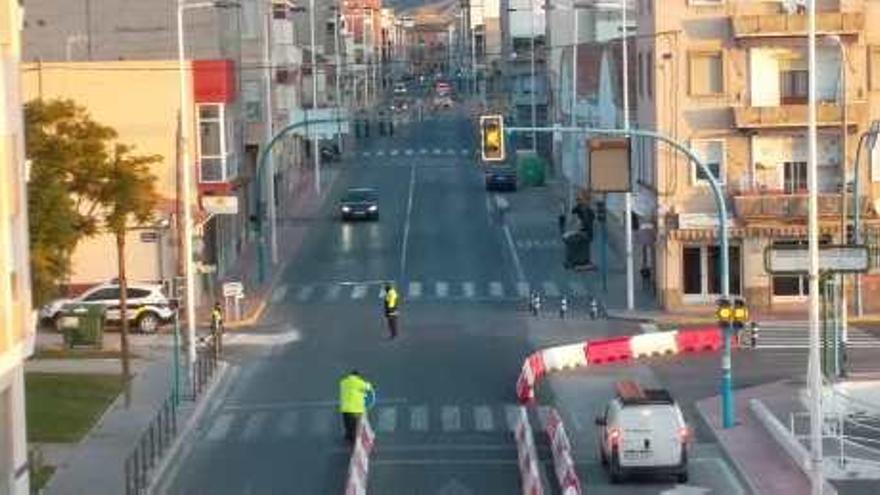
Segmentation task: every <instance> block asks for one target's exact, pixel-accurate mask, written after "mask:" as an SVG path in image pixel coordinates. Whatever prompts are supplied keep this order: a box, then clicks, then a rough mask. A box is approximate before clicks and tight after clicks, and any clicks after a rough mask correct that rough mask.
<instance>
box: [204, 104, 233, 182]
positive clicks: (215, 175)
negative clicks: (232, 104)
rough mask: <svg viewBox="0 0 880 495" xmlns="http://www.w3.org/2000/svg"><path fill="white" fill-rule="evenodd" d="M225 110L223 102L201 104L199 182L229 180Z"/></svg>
mask: <svg viewBox="0 0 880 495" xmlns="http://www.w3.org/2000/svg"><path fill="white" fill-rule="evenodd" d="M224 117H225V112H224V106H223V105H222V104H217V103H210V104H200V105H199V164H200V166H199V182H203V183H210V182H226V181H228V180H229V177H228V174H227V170H226V163H227V154H228V153H227V143H226V125H225V122H224Z"/></svg>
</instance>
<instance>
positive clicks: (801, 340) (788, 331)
mask: <svg viewBox="0 0 880 495" xmlns="http://www.w3.org/2000/svg"><path fill="white" fill-rule="evenodd" d="M746 335H748V331H746ZM846 345H847V347H848V348H850V349H880V339H878V338H877V337H875V336H874V335H872V334H871V333H869V332H867V331H865V330H862V329H860V328H858V327H854V326H852V325H850V327H849V329H848V331H847V344H846ZM809 346H810V332H809V326H808V322H806V321H762V322H758V349H807V348H809Z"/></svg>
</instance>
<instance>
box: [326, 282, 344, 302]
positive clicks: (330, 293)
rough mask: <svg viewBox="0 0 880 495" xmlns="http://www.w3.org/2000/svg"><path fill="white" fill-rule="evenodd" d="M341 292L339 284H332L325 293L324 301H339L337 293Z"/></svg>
mask: <svg viewBox="0 0 880 495" xmlns="http://www.w3.org/2000/svg"><path fill="white" fill-rule="evenodd" d="M340 292H342V286H341V285H339V284H333V285H331V286H330V287H328V288H327V293H326V294H324V300H325V301H335V300H337V299H339V293H340Z"/></svg>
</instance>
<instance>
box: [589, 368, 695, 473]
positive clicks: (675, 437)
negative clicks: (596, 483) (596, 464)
mask: <svg viewBox="0 0 880 495" xmlns="http://www.w3.org/2000/svg"><path fill="white" fill-rule="evenodd" d="M616 388H617V395H616V397H615V398H614V399H612V400H611V401H610V402H609V403H608V405H607V406H605V410H604V412H603V413H602V415H601V416H599V417H598V418H596V425H597V427H598V428H599V432H598V435H597V436H598V439H599V458H600V459H601V461H602V464H603V465H605V466H606V467H607V468H608V472H609V475H610V477H611V482H612V483H619V482H621V481H623V480H624V479H625V478H626V477H627V476H629V475H631V474H639V473H646V474H671V475H673V476H675V478H676V481H677V482H679V483H687V480H688V442H689V440H690V435H691V433H690V429H689V428H688V426H687V424H686V423H685V422H684V416H683V415H682V413H681V409H679V407H678V404H677V403H676V402H675V400H673V398H672V396H671V395H670V394H669V392H668V391H666V390H662V389H642V388H641V387H640V386H639V385H638V384H636V383H635V382H632V381H623V382H620V383H618V384H617V387H616Z"/></svg>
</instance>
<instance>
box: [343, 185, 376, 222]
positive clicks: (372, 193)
mask: <svg viewBox="0 0 880 495" xmlns="http://www.w3.org/2000/svg"><path fill="white" fill-rule="evenodd" d="M339 215H340V217H341V218H342V220H355V219H364V220H378V219H379V198H378V194H376V190H375V189H370V188H366V187H360V188H352V189H349V190H348V191H346V192H345V194H344V195H343V196H342V199H341V200H340V201H339Z"/></svg>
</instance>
